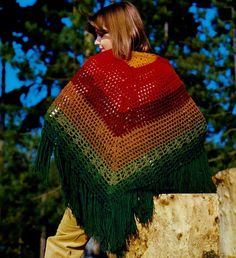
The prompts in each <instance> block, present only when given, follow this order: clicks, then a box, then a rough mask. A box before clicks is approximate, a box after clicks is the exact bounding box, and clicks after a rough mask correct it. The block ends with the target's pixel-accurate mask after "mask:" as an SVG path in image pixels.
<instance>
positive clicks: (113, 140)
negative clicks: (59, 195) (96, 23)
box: [36, 50, 211, 253]
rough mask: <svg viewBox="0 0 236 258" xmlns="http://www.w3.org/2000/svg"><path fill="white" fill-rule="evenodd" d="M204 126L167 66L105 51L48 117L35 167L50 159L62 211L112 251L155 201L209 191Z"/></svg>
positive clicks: (145, 56)
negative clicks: (69, 212) (64, 206)
mask: <svg viewBox="0 0 236 258" xmlns="http://www.w3.org/2000/svg"><path fill="white" fill-rule="evenodd" d="M205 133H206V123H205V119H204V117H203V115H202V113H201V112H200V111H199V109H198V107H197V106H196V104H195V103H194V102H193V100H192V98H191V97H190V96H189V94H188V93H187V92H186V89H185V87H184V85H183V82H182V81H181V80H180V78H179V77H178V75H177V74H176V73H175V71H174V70H173V68H172V67H171V65H170V64H169V62H168V61H167V60H165V59H164V58H162V57H159V56H157V55H155V54H151V53H141V52H133V55H132V59H131V60H130V61H124V60H120V59H117V58H115V57H114V56H113V53H112V51H111V50H108V51H105V52H102V53H99V54H96V55H95V56H93V57H91V58H90V59H89V60H88V61H86V63H85V64H84V65H83V67H82V68H81V69H80V70H79V71H78V72H77V74H76V75H75V76H74V77H73V78H72V80H71V81H70V82H69V83H68V84H67V85H66V87H65V88H64V89H63V90H62V92H61V93H60V95H59V96H58V97H57V98H56V99H55V101H54V102H53V103H52V105H51V107H50V108H49V110H48V112H47V114H46V116H45V123H44V127H43V132H42V138H41V143H40V146H39V150H38V156H37V160H36V170H37V171H38V172H40V173H41V174H43V175H44V176H47V173H48V171H49V163H50V157H51V154H52V152H53V151H54V158H55V161H56V164H57V167H58V171H59V174H60V177H61V182H62V189H63V193H64V196H65V200H66V203H69V205H70V207H71V209H72V211H73V214H74V215H75V217H76V219H77V221H78V223H79V224H80V225H81V226H82V227H84V229H85V231H86V232H87V234H88V235H89V236H93V237H94V238H95V239H96V240H98V241H99V242H100V244H101V248H102V250H109V251H112V252H116V253H117V252H119V250H122V249H123V248H124V246H125V244H126V242H127V241H126V240H127V239H128V236H129V235H131V234H134V233H136V224H135V219H137V220H139V221H140V222H142V223H146V222H148V221H149V220H150V219H151V217H152V212H153V196H154V195H157V194H159V193H167V192H208V191H209V189H210V185H211V180H210V173H209V171H208V164H207V159H206V155H205V152H204V148H203V143H204V138H205Z"/></svg>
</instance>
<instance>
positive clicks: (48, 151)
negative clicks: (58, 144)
mask: <svg viewBox="0 0 236 258" xmlns="http://www.w3.org/2000/svg"><path fill="white" fill-rule="evenodd" d="M53 149H54V145H53V143H52V142H51V140H50V139H49V138H48V137H47V136H46V135H45V134H44V132H43V133H42V136H41V140H40V144H39V147H38V151H37V156H36V159H35V165H34V172H35V173H37V174H39V176H40V177H42V178H43V179H44V180H45V182H47V181H48V175H49V168H50V161H51V156H52V153H53Z"/></svg>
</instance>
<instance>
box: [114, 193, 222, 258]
mask: <svg viewBox="0 0 236 258" xmlns="http://www.w3.org/2000/svg"><path fill="white" fill-rule="evenodd" d="M154 204H155V210H154V216H153V221H152V222H151V223H150V224H149V225H148V226H142V225H141V224H140V223H137V225H138V230H139V236H138V237H136V238H134V239H131V240H130V243H129V251H128V252H127V253H126V256H125V257H126V258H173V257H174V258H183V257H185V258H198V257H199V258H201V257H205V258H206V257H209V258H210V257H211V258H213V257H219V256H218V254H219V244H218V243H219V224H218V221H219V219H218V213H219V211H218V197H217V195H216V194H169V195H166V194H163V195H160V196H159V197H158V198H155V199H154ZM114 257H115V256H114V255H112V254H109V258H114Z"/></svg>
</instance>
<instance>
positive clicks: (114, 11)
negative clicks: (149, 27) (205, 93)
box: [87, 2, 150, 60]
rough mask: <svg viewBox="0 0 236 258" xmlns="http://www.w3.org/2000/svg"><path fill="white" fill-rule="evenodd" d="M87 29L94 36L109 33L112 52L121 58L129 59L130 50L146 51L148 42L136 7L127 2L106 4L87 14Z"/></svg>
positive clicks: (148, 47) (148, 45)
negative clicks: (91, 13)
mask: <svg viewBox="0 0 236 258" xmlns="http://www.w3.org/2000/svg"><path fill="white" fill-rule="evenodd" d="M87 31H88V32H90V33H92V34H93V35H94V36H95V37H96V32H97V33H98V34H104V33H106V32H108V33H109V35H110V37H111V40H112V51H113V54H114V55H115V56H116V57H118V58H122V59H127V60H128V59H130V58H131V51H139V52H147V51H149V49H150V44H149V41H148V38H147V36H146V33H145V31H144V25H143V22H142V19H141V17H140V14H139V12H138V10H137V8H136V7H135V6H134V5H133V4H131V3H129V2H119V3H114V4H111V5H109V6H106V7H104V8H102V9H101V10H99V11H98V12H97V13H95V14H93V15H91V16H89V18H88V26H87Z"/></svg>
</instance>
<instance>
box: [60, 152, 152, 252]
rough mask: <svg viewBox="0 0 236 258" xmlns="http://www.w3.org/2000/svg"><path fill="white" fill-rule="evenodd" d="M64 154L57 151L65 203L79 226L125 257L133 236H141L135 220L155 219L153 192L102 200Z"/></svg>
mask: <svg viewBox="0 0 236 258" xmlns="http://www.w3.org/2000/svg"><path fill="white" fill-rule="evenodd" d="M63 154H64V153H63V150H59V148H55V161H56V163H57V166H58V170H59V173H60V177H61V179H62V180H61V181H62V182H61V183H62V188H63V193H64V196H65V200H66V203H67V204H68V203H69V207H71V209H72V211H73V214H74V216H75V217H76V219H77V221H78V224H79V225H80V226H82V227H83V228H84V229H85V231H86V233H87V234H88V235H89V236H92V237H94V238H95V239H96V240H97V241H98V242H99V243H100V247H101V250H102V251H104V252H105V251H110V252H112V253H116V254H117V255H118V256H122V255H123V252H124V251H125V250H126V246H127V240H128V238H129V236H131V235H134V234H137V228H136V222H135V218H137V219H138V220H139V221H140V222H142V223H147V222H148V221H149V220H150V219H151V218H152V214H153V193H151V192H146V191H144V190H143V191H142V190H140V189H139V190H138V191H136V192H127V193H125V194H122V195H120V196H119V199H116V200H114V198H113V196H112V194H111V196H108V198H107V200H102V199H99V197H98V196H97V194H96V189H94V190H95V191H94V192H93V191H91V190H90V189H89V188H88V187H87V184H86V183H84V180H83V179H82V178H80V176H79V175H78V174H77V173H76V167H75V164H73V160H72V161H71V162H68V160H67V162H65V158H64V157H63V156H64V155H63ZM65 164H66V165H65ZM68 171H70V172H71V173H69V175H68Z"/></svg>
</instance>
